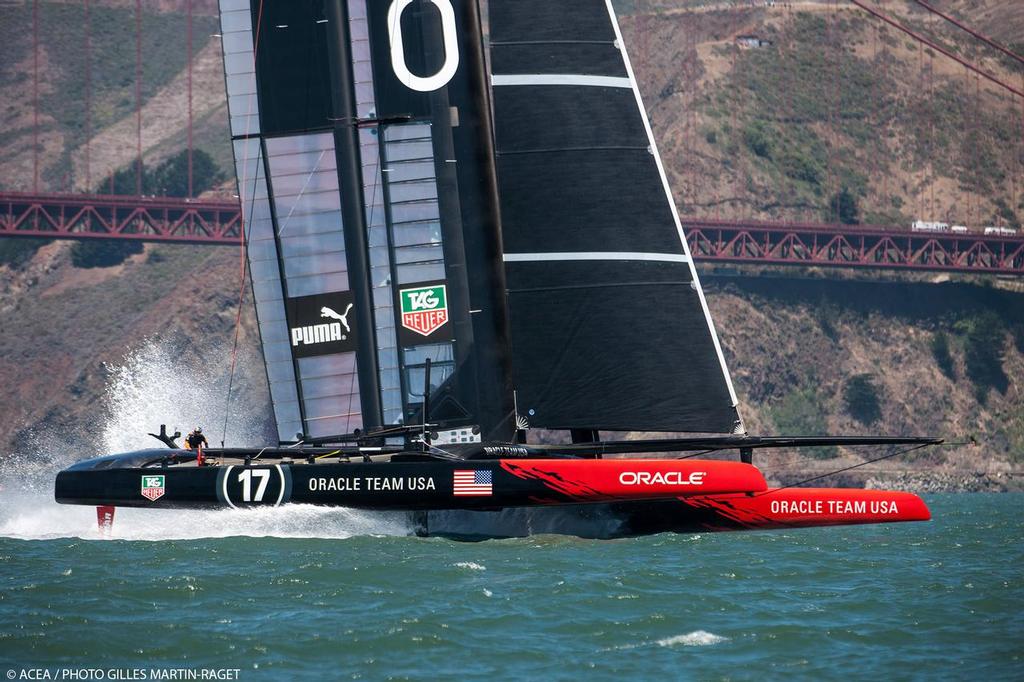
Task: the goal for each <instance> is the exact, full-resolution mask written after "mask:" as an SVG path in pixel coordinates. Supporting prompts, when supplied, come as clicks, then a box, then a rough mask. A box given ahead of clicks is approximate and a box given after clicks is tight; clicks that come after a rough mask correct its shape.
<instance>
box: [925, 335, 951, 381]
mask: <svg viewBox="0 0 1024 682" xmlns="http://www.w3.org/2000/svg"><path fill="white" fill-rule="evenodd" d="M931 348H932V357H934V358H935V364H937V365H938V366H939V370H940V371H941V372H942V373H943V374H945V375H946V377H947V378H948V379H951V380H956V365H955V364H954V363H953V355H952V353H950V350H949V337H948V336H946V334H945V332H937V333H936V334H935V336H933V337H932V342H931Z"/></svg>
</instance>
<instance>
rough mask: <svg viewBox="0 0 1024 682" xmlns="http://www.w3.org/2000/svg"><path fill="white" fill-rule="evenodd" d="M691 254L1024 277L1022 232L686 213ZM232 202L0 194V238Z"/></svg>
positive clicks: (131, 229)
mask: <svg viewBox="0 0 1024 682" xmlns="http://www.w3.org/2000/svg"><path fill="white" fill-rule="evenodd" d="M683 224H684V227H685V230H686V236H687V239H688V241H689V244H690V250H691V252H692V254H693V257H694V258H695V259H696V260H698V261H705V262H721V263H760V264H771V265H802V266H830V267H859V268H887V269H898V270H931V271H947V272H971V273H984V274H998V275H1017V276H1021V275H1024V235H1021V234H1018V235H1016V236H1012V237H1000V236H994V235H993V236H986V235H983V234H980V233H969V234H953V233H929V232H911V231H910V230H909V229H906V228H902V227H896V226H885V225H833V224H823V223H782V222H764V221H756V220H741V221H735V220H709V219H707V218H687V217H685V216H684V218H683ZM241 226H242V221H241V217H240V214H239V206H238V203H237V202H236V201H223V200H208V199H179V198H171V197H159V198H158V197H153V198H149V197H129V196H87V195H67V194H22V193H9V192H8V193H0V237H4V236H7V237H48V238H52V239H138V240H144V241H153V242H172V243H173V242H177V243H188V244H222V245H223V244H226V245H238V244H239V240H240V235H241Z"/></svg>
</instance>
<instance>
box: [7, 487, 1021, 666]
mask: <svg viewBox="0 0 1024 682" xmlns="http://www.w3.org/2000/svg"><path fill="white" fill-rule="evenodd" d="M928 502H929V504H930V505H931V507H932V510H933V513H934V515H935V520H934V521H932V522H929V523H919V524H903V525H891V526H864V527H850V528H831V529H829V528H825V529H810V530H800V531H784V532H783V531H775V532H760V533H732V534H703V535H657V536H652V537H646V538H639V539H629V540H613V541H592V540H580V539H576V538H573V537H566V536H556V535H541V536H535V537H531V538H527V539H517V540H492V541H486V542H479V543H460V542H454V541H451V540H445V539H438V538H430V539H419V538H415V537H408V536H405V535H403V533H406V532H407V528H406V526H405V524H404V521H403V520H402V519H401V517H397V516H390V517H389V516H376V515H372V514H364V513H357V512H351V511H347V510H322V509H310V508H292V509H288V510H284V511H283V513H282V510H276V511H275V510H261V511H258V512H240V511H224V512H204V513H199V514H189V513H188V512H163V513H161V512H148V513H147V512H145V511H135V512H134V513H133V512H132V510H119V512H118V514H119V517H118V519H117V522H118V525H117V528H116V529H115V537H114V538H112V539H109V540H101V539H98V538H97V536H96V534H95V532H94V531H93V530H92V525H93V521H92V513H93V512H92V510H91V509H82V508H70V507H57V506H56V505H52V504H47V503H44V502H39V503H38V506H37V508H33V509H26V508H25V507H24V506H23V505H17V506H15V505H12V504H11V503H10V501H9V500H8V501H5V502H2V503H0V504H3V507H4V508H3V510H2V514H0V675H4V674H5V673H6V672H7V671H8V670H12V671H15V673H16V675H19V676H22V675H24V673H22V672H21V671H22V670H23V669H26V668H40V669H45V671H46V672H47V673H48V674H50V675H51V676H52V677H51V679H60V676H61V675H64V676H65V679H67V675H68V674H69V673H68V672H67V671H68V670H69V669H72V670H76V669H77V670H79V673H78V674H79V675H81V671H80V670H81V669H90V668H91V669H98V670H99V673H100V674H102V675H103V676H104V677H105V678H106V679H110V678H111V677H115V676H121V677H120V678H121V679H130V678H129V677H126V676H127V675H130V674H134V675H136V678H135V679H140V678H139V677H138V675H140V674H142V675H146V676H147V677H146V679H149V677H148V676H149V675H150V674H151V671H152V670H153V669H171V668H173V669H184V670H185V671H186V674H188V671H194V673H195V674H199V672H200V671H201V670H202V669H225V668H227V669H238V673H237V675H238V677H237V679H241V680H264V679H267V680H269V679H310V680H319V679H341V678H352V679H357V678H358V679H385V678H392V679H405V678H420V679H422V678H430V679H433V678H441V677H444V678H456V679H483V678H497V679H532V678H539V677H543V678H553V679H579V678H581V677H586V678H589V679H616V680H617V679H623V678H626V677H628V678H631V679H632V678H655V677H659V678H667V679H690V678H693V679H755V678H763V677H765V676H768V677H771V678H774V677H781V676H782V675H787V676H790V675H795V676H797V677H802V678H821V677H827V678H834V677H839V676H844V677H845V676H852V677H854V678H855V679H934V678H943V679H947V678H966V677H971V678H980V677H984V678H987V679H1021V678H1022V677H1024V667H1022V658H1024V616H1022V608H1024V580H1022V576H1024V570H1022V561H1024V522H1022V520H1021V517H1020V515H1019V511H1020V508H1021V504H1022V502H1024V497H1020V496H1016V495H941V496H933V497H930V498H928ZM66 535H73V536H81V537H61V536H66ZM139 669H141V673H140V672H139ZM133 671H134V672H133ZM95 674H96V673H93V675H94V676H93V678H92V679H97V678H96V677H95ZM8 675H9V674H8ZM0 679H3V678H2V677H0Z"/></svg>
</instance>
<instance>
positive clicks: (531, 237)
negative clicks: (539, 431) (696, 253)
mask: <svg viewBox="0 0 1024 682" xmlns="http://www.w3.org/2000/svg"><path fill="white" fill-rule="evenodd" d="M489 24H490V38H491V53H490V54H491V69H492V76H491V82H492V87H493V97H494V127H495V142H496V150H497V166H498V184H499V195H500V200H501V201H500V205H501V220H502V229H503V238H504V261H505V268H506V276H507V285H508V305H509V314H510V320H511V334H512V336H511V338H512V355H513V372H514V380H515V386H516V392H517V396H516V397H517V405H518V411H519V413H520V414H522V415H523V416H524V417H526V418H527V419H528V420H529V423H530V425H531V426H532V427H546V428H556V429H590V430H595V429H604V430H639V431H689V432H720V433H725V432H733V431H735V430H741V429H742V425H741V422H740V421H739V416H738V414H737V410H736V404H737V400H736V395H735V392H734V390H733V387H732V383H731V380H730V377H729V373H728V370H727V368H726V365H725V360H724V358H723V356H722V351H721V348H720V345H719V342H718V338H717V336H716V333H715V329H714V326H713V325H712V322H711V318H710V315H709V313H708V309H707V304H706V302H705V300H704V293H703V291H702V289H701V286H700V281H699V280H698V278H697V272H696V270H695V269H694V265H693V260H692V258H691V256H690V251H689V248H688V247H687V244H686V240H685V238H684V236H683V231H682V227H681V225H680V222H679V216H678V214H677V212H676V208H675V204H674V202H673V200H672V196H671V193H670V191H669V187H668V182H667V180H666V177H665V172H664V169H663V167H662V163H661V159H660V157H659V156H658V152H657V148H656V145H655V142H654V138H653V135H652V133H651V128H650V125H649V123H648V121H647V117H646V114H645V111H644V108H643V103H642V101H641V99H640V93H639V90H638V88H637V84H636V80H635V78H634V76H633V72H632V69H631V67H630V64H629V59H628V57H627V55H626V52H625V47H624V44H623V40H622V35H621V33H620V32H619V28H618V24H617V22H616V19H615V14H614V11H613V10H612V7H611V3H610V2H606V0H573V2H551V1H550V0H517V1H516V2H492V3H491V4H490V7H489Z"/></svg>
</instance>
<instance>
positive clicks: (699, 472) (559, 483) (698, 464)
mask: <svg viewBox="0 0 1024 682" xmlns="http://www.w3.org/2000/svg"><path fill="white" fill-rule="evenodd" d="M501 467H502V468H503V469H504V470H505V471H507V472H509V473H510V474H512V475H514V476H517V477H519V478H522V479H525V480H537V481H540V482H542V483H543V484H544V485H546V486H547V487H548V488H550V489H551V490H553V491H555V492H558V493H561V494H562V495H565V496H567V497H568V498H569V499H570V500H571V501H575V502H607V501H616V500H623V501H626V500H651V499H666V498H673V497H687V496H690V495H709V494H719V493H745V492H760V491H764V490H767V488H768V484H767V483H766V482H765V480H764V476H762V475H761V472H760V471H758V470H757V468H756V467H753V466H751V465H749V464H742V463H740V462H725V461H718V460H696V459H689V460H671V459H669V460H666V459H521V460H508V459H503V460H501Z"/></svg>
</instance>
